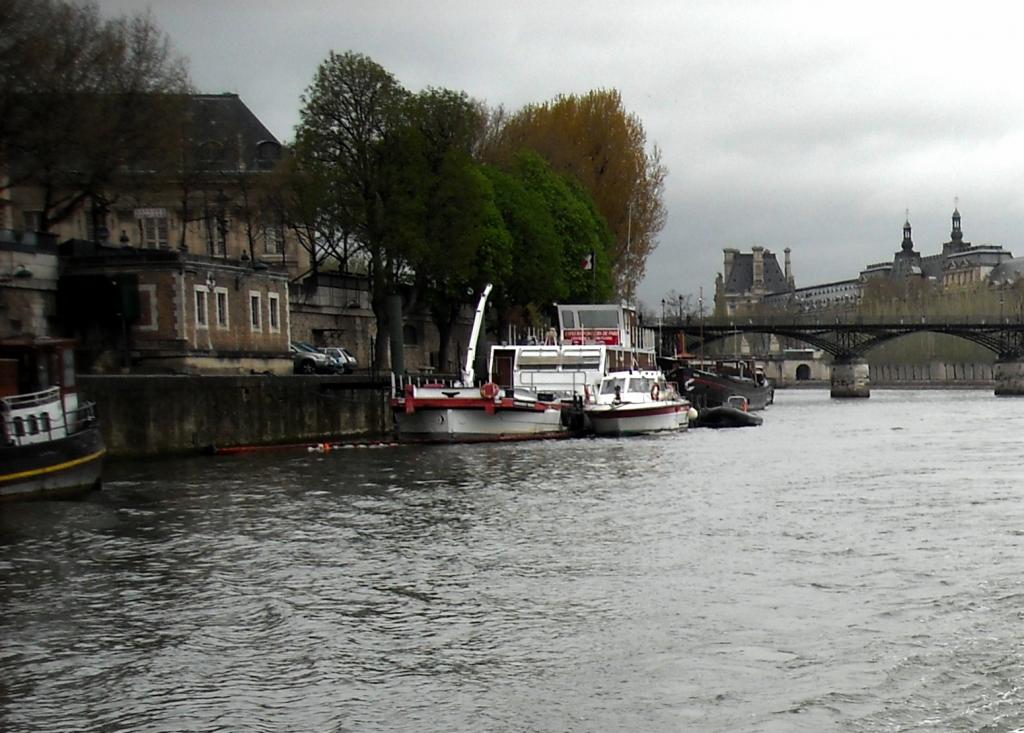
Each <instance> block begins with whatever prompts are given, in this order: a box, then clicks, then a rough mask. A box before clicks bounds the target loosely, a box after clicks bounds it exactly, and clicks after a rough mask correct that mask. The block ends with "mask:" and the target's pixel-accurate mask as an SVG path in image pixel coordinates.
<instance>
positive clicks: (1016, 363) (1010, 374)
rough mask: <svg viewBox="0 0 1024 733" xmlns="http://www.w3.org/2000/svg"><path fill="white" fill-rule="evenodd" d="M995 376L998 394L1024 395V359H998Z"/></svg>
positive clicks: (994, 371)
mask: <svg viewBox="0 0 1024 733" xmlns="http://www.w3.org/2000/svg"><path fill="white" fill-rule="evenodd" d="M993 377H994V379H995V383H996V394H997V395H999V396H1019V395H1024V360H1021V359H1007V360H1005V361H1004V360H1003V359H1000V360H998V361H997V362H996V365H995V369H994V370H993Z"/></svg>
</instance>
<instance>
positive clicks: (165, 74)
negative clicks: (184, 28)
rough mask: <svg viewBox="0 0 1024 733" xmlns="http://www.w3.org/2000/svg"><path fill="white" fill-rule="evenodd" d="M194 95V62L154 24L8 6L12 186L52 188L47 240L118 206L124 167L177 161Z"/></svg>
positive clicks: (3, 122)
mask: <svg viewBox="0 0 1024 733" xmlns="http://www.w3.org/2000/svg"><path fill="white" fill-rule="evenodd" d="M189 91H190V85H189V80H188V73H187V69H186V64H185V61H184V60H183V59H182V58H181V57H180V56H178V55H176V54H175V53H174V52H173V51H172V50H171V46H170V42H169V41H168V39H167V37H166V35H165V34H164V33H162V32H161V31H160V30H159V29H158V28H157V27H156V25H155V24H154V23H153V20H152V18H151V16H150V15H148V14H136V15H132V16H122V17H118V18H114V19H104V18H101V17H100V14H99V11H98V9H97V7H96V5H95V4H94V3H84V4H83V3H76V2H68V1H67V0H0V158H2V159H3V160H4V162H5V163H6V164H7V171H6V173H7V175H8V178H9V185H12V186H13V185H19V184H21V183H25V182H29V181H30V182H32V183H33V184H34V185H38V186H40V187H41V188H42V190H43V207H42V222H41V225H42V228H43V230H46V229H47V228H48V227H49V226H50V225H51V224H53V223H54V222H57V221H60V220H62V219H64V218H66V217H68V216H70V215H71V214H72V213H73V212H75V211H76V210H78V208H79V207H80V206H81V205H82V204H83V203H85V202H87V201H88V200H89V199H91V200H92V205H93V208H94V212H95V210H96V208H97V207H103V206H105V205H106V204H108V203H110V202H109V201H107V200H106V199H105V198H104V197H105V195H106V192H107V191H108V190H110V189H111V188H113V184H115V183H116V182H117V180H118V178H119V177H120V176H123V175H126V174H127V173H128V171H127V167H126V166H125V165H124V161H133V165H135V166H136V167H139V166H141V167H144V168H150V169H154V170H155V169H159V168H161V167H163V166H164V165H165V164H167V163H168V161H170V160H172V159H173V157H174V144H173V142H172V141H173V140H175V138H176V135H177V133H179V131H180V120H181V115H182V114H183V112H184V105H185V101H186V98H185V96H184V95H185V94H187V93H188V92H189Z"/></svg>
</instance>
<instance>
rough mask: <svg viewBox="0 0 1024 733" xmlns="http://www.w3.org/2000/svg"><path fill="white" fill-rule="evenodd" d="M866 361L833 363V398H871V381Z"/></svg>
mask: <svg viewBox="0 0 1024 733" xmlns="http://www.w3.org/2000/svg"><path fill="white" fill-rule="evenodd" d="M868 374H869V369H868V363H867V362H866V361H865V360H864V359H849V360H842V361H840V360H836V361H835V362H833V363H832V396H833V397H870V396H871V381H870V379H869V377H868Z"/></svg>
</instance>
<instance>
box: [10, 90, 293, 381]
mask: <svg viewBox="0 0 1024 733" xmlns="http://www.w3.org/2000/svg"><path fill="white" fill-rule="evenodd" d="M184 102H185V105H184V110H183V112H184V114H183V117H182V121H181V131H182V134H181V137H180V138H179V139H176V140H174V141H170V143H169V145H171V146H173V149H174V150H176V151H177V154H176V156H177V157H176V158H174V160H176V161H177V162H176V164H174V165H165V166H162V167H157V166H156V165H154V160H156V159H158V157H159V156H158V155H154V156H153V158H154V160H146V159H145V157H146V156H142V157H140V158H133V159H129V160H126V161H125V162H124V163H123V173H124V174H123V175H121V176H118V177H116V179H112V180H114V181H115V182H114V183H111V184H110V185H108V186H107V187H106V188H105V190H102V191H97V192H94V194H93V195H92V196H88V197H85V198H83V199H82V200H81V202H80V203H79V204H78V206H77V208H76V209H73V210H72V211H71V212H70V215H69V216H67V217H65V218H62V219H60V220H59V221H57V222H54V223H52V224H51V225H50V226H48V230H49V231H48V236H49V237H52V238H53V239H54V240H55V241H57V242H61V243H63V244H61V245H60V254H59V259H60V281H59V285H58V288H57V301H58V302H57V306H56V307H57V311H58V312H57V313H49V314H45V316H43V317H38V318H34V319H32V321H31V322H30V321H29V320H28V319H26V318H20V317H19V318H15V317H14V316H11V317H10V318H9V322H8V324H6V328H5V329H0V331H13V330H20V331H25V330H27V329H29V328H32V329H33V330H36V331H37V335H40V334H38V328H39V326H38V325H32V324H33V323H34V324H40V323H49V322H51V321H52V322H54V323H56V322H57V321H58V320H59V321H60V323H61V324H62V325H63V328H64V329H65V331H66V332H67V335H75V336H77V337H78V338H79V342H80V346H81V348H82V350H83V351H84V352H87V353H85V354H83V356H85V358H84V359H83V362H82V363H83V364H85V365H87V366H90V367H91V368H93V369H95V370H97V371H102V370H106V369H119V368H123V367H126V366H128V364H129V363H130V366H131V368H132V369H133V370H135V371H175V372H206V373H214V372H230V373H239V372H241V373H249V372H250V371H253V370H256V371H261V372H262V371H272V372H278V373H286V372H290V371H291V368H292V360H291V357H290V356H289V351H288V345H289V341H290V323H291V319H290V311H289V281H290V276H291V275H293V274H294V273H296V272H304V271H305V269H307V268H308V262H309V254H308V252H306V250H304V249H303V248H302V247H300V246H299V245H298V243H297V241H296V240H295V238H294V235H293V234H292V233H291V232H289V231H288V230H287V228H286V227H285V226H284V222H283V217H282V216H281V212H280V209H279V207H278V206H277V205H276V204H275V202H274V201H273V199H272V197H270V196H269V195H268V194H267V191H268V190H269V187H267V186H265V185H264V183H265V182H266V181H268V180H269V175H270V171H271V170H272V169H273V168H274V167H275V165H276V163H277V162H278V160H280V158H281V155H282V146H281V144H280V142H278V141H277V140H276V139H275V138H274V136H273V135H272V134H271V133H270V132H269V131H268V130H267V128H266V127H265V126H264V125H263V124H262V123H261V122H260V121H259V119H258V118H257V117H256V115H254V114H253V112H252V110H250V109H249V108H248V107H247V106H246V105H245V104H244V103H243V102H242V100H241V99H239V97H238V95H235V94H197V95H193V96H190V97H188V98H186V99H185V100H184ZM45 195H46V192H45V190H44V187H43V184H42V182H41V181H39V180H35V181H34V180H32V179H27V180H25V181H24V182H23V183H20V184H18V185H16V186H13V187H11V188H10V190H9V191H8V192H6V198H7V206H4V207H2V214H3V218H4V221H3V222H2V224H0V230H6V231H8V232H10V233H11V236H10V237H7V239H10V240H11V241H14V242H15V243H19V246H20V247H21V248H22V249H24V248H25V247H26V244H25V243H26V242H29V241H30V240H32V238H33V235H34V233H35V232H36V231H37V230H38V229H40V228H41V224H42V222H43V206H44V197H45ZM0 239H3V237H0ZM12 246H13V245H12ZM39 269H40V268H39V267H35V268H32V267H30V268H29V270H30V271H33V272H34V271H35V270H39ZM34 280H35V278H32V279H31V280H28V279H23V280H21V281H19V282H18V283H16V284H18V285H23V284H24V282H25V281H28V282H33V281H34ZM12 282H13V281H12ZM22 289H23V290H24V287H22ZM108 291H109V292H108ZM111 293H113V295H111ZM108 295H109V296H110V297H107V296H108ZM15 326H17V329H15Z"/></svg>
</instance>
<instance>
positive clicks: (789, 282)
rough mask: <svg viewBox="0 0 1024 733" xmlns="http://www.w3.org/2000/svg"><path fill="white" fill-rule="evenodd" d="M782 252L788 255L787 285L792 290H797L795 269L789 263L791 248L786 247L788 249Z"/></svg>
mask: <svg viewBox="0 0 1024 733" xmlns="http://www.w3.org/2000/svg"><path fill="white" fill-rule="evenodd" d="M782 251H783V252H785V254H786V285H788V286H789V289H790V290H794V289H795V288H796V282H795V281H794V280H793V267H792V265H790V262H789V247H786V249H784V250H782Z"/></svg>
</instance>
